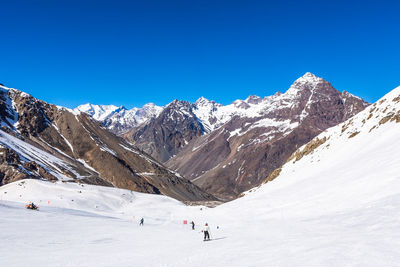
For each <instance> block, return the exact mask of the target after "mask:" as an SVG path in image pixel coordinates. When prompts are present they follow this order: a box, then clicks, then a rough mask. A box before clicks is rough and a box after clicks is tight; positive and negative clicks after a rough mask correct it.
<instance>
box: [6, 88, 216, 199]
mask: <svg viewBox="0 0 400 267" xmlns="http://www.w3.org/2000/svg"><path fill="white" fill-rule="evenodd" d="M88 107H89V108H90V106H88ZM112 109H113V108H112V107H103V108H102V109H101V110H102V111H104V113H103V115H104V114H106V113H110V112H111V110H112ZM93 110H94V111H98V109H97V108H96V107H93ZM99 110H100V109H99ZM0 121H1V126H2V128H1V130H0V174H1V175H0V185H3V184H6V183H10V182H13V181H17V180H21V179H25V178H35V179H47V180H68V181H79V182H83V183H91V184H100V185H107V186H115V187H120V188H126V189H131V190H135V191H139V192H147V193H155V194H165V195H168V196H171V197H174V198H177V199H180V200H205V199H213V197H212V196H211V195H209V194H207V193H205V192H203V191H202V190H201V189H199V188H198V187H197V186H195V185H193V184H192V183H190V182H189V181H187V180H186V179H184V178H182V177H180V176H179V174H176V173H175V172H173V171H171V170H169V169H167V168H166V167H165V166H163V165H162V164H160V163H158V162H157V161H155V160H154V159H152V158H151V157H150V156H149V155H147V154H145V153H143V152H141V151H140V150H139V149H137V148H136V147H134V146H133V145H131V144H130V143H128V142H126V141H124V140H123V139H121V138H119V137H116V136H115V135H114V134H112V133H110V132H109V131H108V130H106V129H105V128H103V127H101V126H100V124H99V123H98V122H97V121H96V120H94V119H93V118H91V117H90V116H89V115H87V114H85V113H83V112H76V111H73V110H69V109H66V108H63V107H58V106H55V105H51V104H48V103H46V102H44V101H41V100H38V99H36V98H34V97H32V96H31V95H28V94H26V93H24V92H21V91H19V90H16V89H11V88H7V87H5V86H0Z"/></svg>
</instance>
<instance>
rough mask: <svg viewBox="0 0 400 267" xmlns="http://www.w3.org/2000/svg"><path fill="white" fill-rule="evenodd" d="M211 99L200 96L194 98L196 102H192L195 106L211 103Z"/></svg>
mask: <svg viewBox="0 0 400 267" xmlns="http://www.w3.org/2000/svg"><path fill="white" fill-rule="evenodd" d="M211 102H212V101H210V100H208V99H207V98H205V97H200V98H199V99H197V100H196V102H195V103H194V104H195V105H196V106H204V105H207V104H209V103H211Z"/></svg>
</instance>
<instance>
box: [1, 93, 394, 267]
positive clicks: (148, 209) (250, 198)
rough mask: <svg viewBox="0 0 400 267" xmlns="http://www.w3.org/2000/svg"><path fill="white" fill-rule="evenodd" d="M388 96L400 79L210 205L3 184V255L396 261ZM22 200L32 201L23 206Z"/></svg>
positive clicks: (249, 262)
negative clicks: (296, 154)
mask: <svg viewBox="0 0 400 267" xmlns="http://www.w3.org/2000/svg"><path fill="white" fill-rule="evenodd" d="M396 98H398V99H399V100H400V87H399V88H396V89H395V90H393V91H392V92H391V93H389V94H387V95H386V96H385V97H384V98H382V100H381V101H378V103H377V104H376V105H375V106H373V105H372V106H370V107H368V108H367V109H366V110H365V111H363V112H361V113H359V114H358V115H356V116H355V117H353V118H352V119H350V120H348V121H346V122H344V123H343V124H341V125H338V126H336V127H333V128H330V129H328V130H327V131H325V132H323V133H322V134H321V135H319V136H318V137H317V138H319V139H322V138H323V137H327V141H326V142H325V143H323V144H322V145H320V146H319V147H318V148H316V149H315V150H314V151H313V153H310V154H308V155H305V156H304V157H303V158H301V159H300V160H299V161H296V162H295V161H294V160H292V161H290V162H288V163H286V164H285V165H284V166H283V167H282V171H281V173H280V175H279V176H278V177H277V178H276V179H275V180H273V181H272V182H269V183H267V184H264V185H262V186H260V187H259V188H257V189H253V190H251V192H247V193H246V194H245V196H244V197H242V198H239V199H237V200H235V201H231V202H229V203H226V204H223V205H220V206H218V207H216V208H205V207H200V206H184V205H183V204H181V203H180V202H178V201H176V200H173V199H171V198H168V197H165V196H157V195H148V194H141V193H135V192H131V191H129V190H122V189H116V188H106V187H99V186H90V185H80V184H76V183H62V182H57V183H50V182H44V181H37V180H25V181H19V182H15V183H12V184H8V185H5V186H2V187H0V214H1V219H0V227H1V229H4V230H3V231H0V240H2V241H3V242H4V245H3V246H0V255H2V257H1V264H2V265H4V266H27V265H29V266H54V265H57V266H226V265H229V266H399V262H400V253H398V248H399V247H400V231H399V228H400V173H399V169H400V160H399V158H400V139H399V138H398V137H399V136H400V123H396V122H395V121H390V120H389V121H387V122H386V123H380V122H382V119H383V118H385V117H387V116H390V115H391V114H400V112H399V110H400V101H397V102H396V101H393V100H394V99H396ZM372 109H373V110H372ZM371 110H372V112H371ZM371 113H372V114H373V115H372V116H370V115H369V114H371ZM367 118H369V119H367ZM374 126H376V127H375V128H373V127H374ZM343 129H345V130H343ZM371 129H372V130H371ZM354 132H359V133H358V134H357V135H355V136H353V137H351V138H349V137H350V136H351V135H352V134H353V133H354ZM301 149H304V147H302V148H301ZM22 182H24V183H22ZM29 201H34V202H35V203H36V204H38V205H39V206H40V211H31V210H26V209H24V204H25V203H27V202H29ZM141 217H143V218H144V219H145V225H144V226H139V220H140V218H141ZM183 220H187V221H188V224H187V225H184V224H183ZM192 220H193V221H194V222H195V223H196V230H195V231H192V230H191V229H190V224H189V223H190V221H192ZM205 222H208V223H209V225H210V228H211V236H212V241H210V242H203V241H202V234H201V233H200V232H199V231H200V229H201V226H202V225H204V223H205Z"/></svg>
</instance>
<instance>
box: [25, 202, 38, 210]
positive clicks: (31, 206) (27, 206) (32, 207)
mask: <svg viewBox="0 0 400 267" xmlns="http://www.w3.org/2000/svg"><path fill="white" fill-rule="evenodd" d="M26 208H27V209H30V210H37V209H38V206H36V205H35V204H34V203H33V202H31V203H29V204H28V205H26Z"/></svg>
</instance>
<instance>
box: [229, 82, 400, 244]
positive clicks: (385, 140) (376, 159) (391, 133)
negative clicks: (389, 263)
mask: <svg viewBox="0 0 400 267" xmlns="http://www.w3.org/2000/svg"><path fill="white" fill-rule="evenodd" d="M399 136H400V87H397V88H396V89H394V90H393V91H391V92H390V93H388V94H386V95H385V96H384V97H382V98H381V99H380V100H378V101H377V102H376V103H374V104H373V105H371V106H369V107H368V108H366V109H365V110H364V111H361V112H360V113H358V114H357V115H355V116H354V117H352V118H350V119H348V120H346V121H345V122H343V123H340V124H338V125H337V126H334V127H332V128H329V129H327V130H325V131H323V132H322V133H321V134H319V135H318V136H316V137H315V138H313V139H312V140H311V141H310V142H308V143H307V144H305V145H303V146H301V147H300V148H299V149H297V150H296V151H295V152H294V153H293V154H292V155H291V157H290V158H289V159H288V161H287V162H286V163H285V164H284V165H283V166H282V167H280V168H278V169H276V170H275V171H274V172H273V173H272V174H271V175H270V176H269V177H268V178H267V179H266V181H265V183H264V184H263V185H261V186H259V187H258V188H254V189H251V190H250V191H248V192H245V193H244V194H243V195H245V197H243V199H242V200H238V202H236V205H238V204H239V203H240V202H241V201H243V203H244V202H247V203H248V204H249V205H250V202H254V203H255V202H257V199H258V200H259V199H263V201H264V203H273V205H274V206H275V207H279V206H281V207H284V206H287V205H288V203H289V202H290V203H292V204H295V205H294V206H293V209H292V210H291V211H290V213H291V216H292V217H298V216H312V217H323V216H329V217H326V219H327V220H329V218H332V219H334V221H333V223H336V221H340V220H341V219H339V218H336V219H335V218H334V217H335V215H338V216H340V215H342V216H344V217H346V221H344V222H342V223H343V224H344V225H347V226H350V225H357V226H361V227H363V228H364V227H366V228H368V227H373V226H374V225H375V226H376V227H377V228H379V226H378V224H379V223H385V222H389V221H390V220H392V219H393V218H394V217H393V218H392V219H390V216H389V215H390V214H391V213H392V212H395V214H397V215H395V214H393V216H398V213H399V209H398V206H399V204H400V194H399V188H400V187H399V186H400V179H399V178H400V174H399V171H398V170H399V168H400V161H399V160H398V159H399V158H400V149H399V148H400V139H399V138H398V137H399ZM278 209H279V208H278ZM382 209H383V210H385V212H386V214H385V215H384V214H383V213H384V212H383V210H382ZM380 211H382V213H381V212H380ZM375 212H376V213H375ZM265 213H266V214H267V213H270V212H269V211H267V210H266V211H265ZM272 216H274V215H273V214H272ZM386 216H387V217H386ZM365 218H367V219H368V220H366V221H364V223H367V225H362V224H361V225H360V224H359V223H360V222H361V221H362V220H364V219H365ZM388 219H389V221H388ZM397 223H398V220H397ZM377 228H375V227H374V229H377ZM371 229H372V228H371ZM357 230H358V231H360V229H359V228H357ZM397 241H399V240H397Z"/></svg>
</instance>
